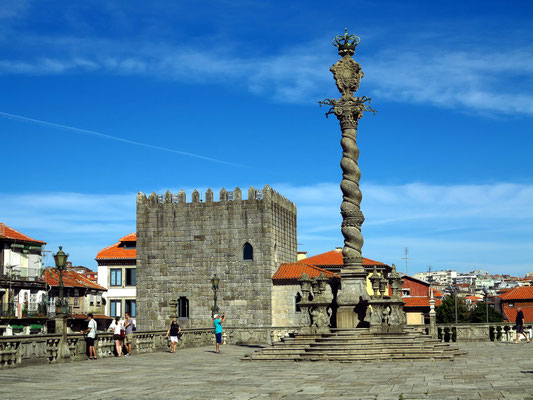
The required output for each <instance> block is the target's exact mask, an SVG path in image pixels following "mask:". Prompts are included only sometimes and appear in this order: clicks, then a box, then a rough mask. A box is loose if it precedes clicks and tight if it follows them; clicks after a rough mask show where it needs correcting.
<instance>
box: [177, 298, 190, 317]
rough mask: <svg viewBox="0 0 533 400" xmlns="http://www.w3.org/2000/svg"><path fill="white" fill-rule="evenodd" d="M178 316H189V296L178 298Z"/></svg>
mask: <svg viewBox="0 0 533 400" xmlns="http://www.w3.org/2000/svg"><path fill="white" fill-rule="evenodd" d="M178 318H187V319H188V318H189V300H187V297H180V298H179V299H178Z"/></svg>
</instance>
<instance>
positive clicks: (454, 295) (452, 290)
mask: <svg viewBox="0 0 533 400" xmlns="http://www.w3.org/2000/svg"><path fill="white" fill-rule="evenodd" d="M449 289H450V293H452V294H453V299H454V302H455V323H456V324H457V322H458V319H457V293H456V292H455V290H454V288H453V286H452V285H450V286H449Z"/></svg>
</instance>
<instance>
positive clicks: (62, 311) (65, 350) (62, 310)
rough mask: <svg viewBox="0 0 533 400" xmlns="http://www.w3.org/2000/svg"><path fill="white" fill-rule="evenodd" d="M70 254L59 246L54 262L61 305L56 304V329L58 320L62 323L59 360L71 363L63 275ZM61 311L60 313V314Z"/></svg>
mask: <svg viewBox="0 0 533 400" xmlns="http://www.w3.org/2000/svg"><path fill="white" fill-rule="evenodd" d="M67 258H68V254H66V253H65V252H64V251H63V246H59V251H58V252H57V253H56V254H54V261H55V263H56V269H57V271H58V273H59V299H58V301H59V304H57V303H56V328H57V326H58V324H57V320H60V321H61V327H62V332H61V344H60V345H59V354H58V355H59V358H61V359H63V360H64V361H70V349H69V347H68V339H67V317H68V301H67V299H65V296H64V294H63V289H64V286H63V273H64V272H65V271H66V269H67ZM58 310H59V312H58Z"/></svg>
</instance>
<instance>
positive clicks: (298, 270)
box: [272, 262, 340, 281]
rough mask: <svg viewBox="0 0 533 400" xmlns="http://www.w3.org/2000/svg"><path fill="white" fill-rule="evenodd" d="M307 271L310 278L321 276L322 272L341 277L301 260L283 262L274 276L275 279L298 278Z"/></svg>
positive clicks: (326, 274) (333, 276) (329, 275)
mask: <svg viewBox="0 0 533 400" xmlns="http://www.w3.org/2000/svg"><path fill="white" fill-rule="evenodd" d="M303 273H306V274H307V275H309V277H310V278H314V277H316V276H319V275H320V274H321V273H324V275H325V276H326V278H340V276H339V275H337V274H335V273H333V272H330V271H326V270H325V269H322V268H319V267H317V266H315V265H308V264H304V263H301V262H297V263H285V264H281V265H280V266H279V268H278V270H277V271H276V273H275V274H274V276H273V277H272V279H273V280H278V281H280V280H296V279H300V278H301V277H302V274H303Z"/></svg>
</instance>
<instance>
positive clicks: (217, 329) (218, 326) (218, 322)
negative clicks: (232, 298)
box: [213, 313, 226, 353]
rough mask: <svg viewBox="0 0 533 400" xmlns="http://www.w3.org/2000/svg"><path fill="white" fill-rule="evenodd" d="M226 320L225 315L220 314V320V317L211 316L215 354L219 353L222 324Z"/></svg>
mask: <svg viewBox="0 0 533 400" xmlns="http://www.w3.org/2000/svg"><path fill="white" fill-rule="evenodd" d="M225 320H226V314H225V313H224V314H222V319H220V315H218V314H215V315H213V323H214V324H215V339H216V350H215V353H220V348H219V346H220V343H222V323H223V322H224V321H225Z"/></svg>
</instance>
